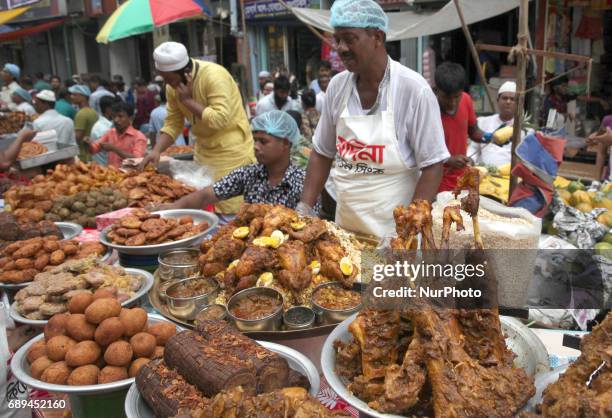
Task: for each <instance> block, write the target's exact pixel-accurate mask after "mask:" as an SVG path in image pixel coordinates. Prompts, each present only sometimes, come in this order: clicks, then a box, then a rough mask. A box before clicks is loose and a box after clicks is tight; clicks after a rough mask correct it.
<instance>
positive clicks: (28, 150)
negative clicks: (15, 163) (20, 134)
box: [17, 141, 48, 160]
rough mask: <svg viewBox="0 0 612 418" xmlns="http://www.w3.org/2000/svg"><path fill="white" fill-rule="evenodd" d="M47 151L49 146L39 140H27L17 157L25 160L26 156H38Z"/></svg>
mask: <svg viewBox="0 0 612 418" xmlns="http://www.w3.org/2000/svg"><path fill="white" fill-rule="evenodd" d="M47 151H48V149H47V147H46V146H44V145H43V144H41V143H39V142H36V141H32V142H26V143H24V144H22V145H21V148H20V149H19V155H17V159H18V160H25V159H26V158H32V157H36V156H37V155H41V154H44V153H45V152H47Z"/></svg>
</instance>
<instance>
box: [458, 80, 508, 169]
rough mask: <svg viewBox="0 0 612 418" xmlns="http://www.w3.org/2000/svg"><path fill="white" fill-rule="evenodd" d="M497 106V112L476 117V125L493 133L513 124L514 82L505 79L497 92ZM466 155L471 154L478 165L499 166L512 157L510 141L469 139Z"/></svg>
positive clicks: (506, 162)
mask: <svg viewBox="0 0 612 418" xmlns="http://www.w3.org/2000/svg"><path fill="white" fill-rule="evenodd" d="M497 107H498V108H499V113H496V114H494V115H491V116H481V117H479V118H478V127H479V128H480V129H481V130H482V131H484V132H490V133H494V132H495V131H496V130H498V129H500V128H503V127H505V126H513V125H514V112H515V111H516V83H515V82H514V81H506V82H505V83H504V84H502V86H501V87H500V88H499V91H498V92H497ZM467 155H470V156H472V160H473V161H474V163H476V164H478V165H493V166H496V167H500V166H502V165H505V164H509V163H510V160H511V159H512V142H511V141H509V142H506V143H505V144H504V145H502V146H499V145H496V144H479V143H477V142H474V141H472V140H470V144H469V147H468V153H467Z"/></svg>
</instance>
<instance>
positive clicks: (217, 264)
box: [200, 203, 359, 304]
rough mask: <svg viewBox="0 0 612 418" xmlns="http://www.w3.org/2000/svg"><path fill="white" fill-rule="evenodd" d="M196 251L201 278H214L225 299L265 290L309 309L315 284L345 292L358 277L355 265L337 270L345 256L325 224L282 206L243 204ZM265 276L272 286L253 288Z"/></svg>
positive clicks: (341, 247) (268, 283) (345, 253)
mask: <svg viewBox="0 0 612 418" xmlns="http://www.w3.org/2000/svg"><path fill="white" fill-rule="evenodd" d="M200 250H201V252H202V254H201V256H200V264H201V266H202V275H204V276H207V277H215V278H217V280H218V281H219V282H220V283H221V286H222V287H224V290H225V294H226V295H227V296H228V297H229V296H231V295H232V294H234V293H236V292H238V291H240V290H243V289H246V288H249V287H253V286H255V285H260V286H261V285H265V286H269V287H274V288H276V289H277V290H279V291H280V292H281V293H282V294H283V296H284V297H285V303H286V304H287V303H290V304H291V303H299V304H310V299H309V293H311V291H312V289H313V288H314V287H315V286H316V285H318V284H320V283H324V282H328V281H338V282H340V283H342V284H343V285H344V286H345V287H347V288H350V287H352V285H353V283H354V282H355V280H356V278H357V275H358V272H359V267H358V266H356V265H351V266H350V268H348V269H347V270H345V271H344V272H343V271H342V269H341V267H340V264H341V261H342V260H343V259H346V257H347V256H348V253H347V251H346V250H345V248H344V247H343V246H342V244H341V242H340V240H339V239H338V238H337V237H336V236H335V235H333V234H332V233H330V232H329V230H328V227H327V224H326V222H325V221H323V220H321V219H319V218H314V217H305V218H301V217H299V216H298V214H297V212H296V211H294V210H292V209H289V208H287V207H285V206H281V205H268V204H246V203H245V204H243V205H242V207H241V208H240V210H239V213H238V214H237V216H236V218H235V219H234V220H233V221H232V222H231V223H229V224H228V225H225V226H223V227H221V228H219V231H218V232H217V233H216V234H215V235H214V236H213V237H212V238H211V239H210V240H207V241H204V242H203V243H202V244H201V247H200ZM347 271H348V274H346V273H347ZM264 273H271V274H272V277H273V279H272V281H271V282H267V283H262V282H259V283H258V281H259V279H260V278H261V276H262V274H264ZM287 299H289V300H287Z"/></svg>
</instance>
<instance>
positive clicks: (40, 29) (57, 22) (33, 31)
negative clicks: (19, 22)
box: [0, 19, 66, 42]
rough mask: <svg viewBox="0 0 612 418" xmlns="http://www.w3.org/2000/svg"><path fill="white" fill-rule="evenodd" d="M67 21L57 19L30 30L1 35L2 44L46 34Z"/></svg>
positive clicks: (24, 29) (25, 29)
mask: <svg viewBox="0 0 612 418" xmlns="http://www.w3.org/2000/svg"><path fill="white" fill-rule="evenodd" d="M65 20H66V19H57V20H52V21H50V22H46V23H42V24H40V25H36V26H31V27H29V28H23V29H19V30H14V31H12V32H6V33H0V42H6V41H13V40H15V39H19V38H22V37H24V36H29V35H35V34H37V33H39V32H44V31H46V30H49V29H53V28H54V27H56V26H59V25H61V24H62V23H64V21H65Z"/></svg>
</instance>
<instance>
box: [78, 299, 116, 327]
mask: <svg viewBox="0 0 612 418" xmlns="http://www.w3.org/2000/svg"><path fill="white" fill-rule="evenodd" d="M120 313H121V304H120V303H119V302H117V299H112V298H102V299H96V300H94V301H93V302H92V303H91V305H89V306H88V307H87V309H85V318H87V321H89V322H90V323H92V324H99V323H100V322H102V321H104V320H105V319H107V318H111V317H113V316H119V314H120Z"/></svg>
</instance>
